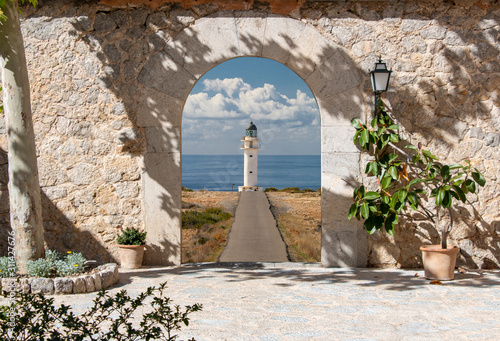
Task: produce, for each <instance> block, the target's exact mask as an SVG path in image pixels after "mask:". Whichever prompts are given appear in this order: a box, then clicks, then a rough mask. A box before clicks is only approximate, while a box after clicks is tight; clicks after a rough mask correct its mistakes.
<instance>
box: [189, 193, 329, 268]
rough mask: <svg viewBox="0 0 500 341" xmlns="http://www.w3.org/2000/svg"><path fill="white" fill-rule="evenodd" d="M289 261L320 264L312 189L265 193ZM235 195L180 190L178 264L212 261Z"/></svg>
mask: <svg viewBox="0 0 500 341" xmlns="http://www.w3.org/2000/svg"><path fill="white" fill-rule="evenodd" d="M266 195H267V197H268V199H269V202H270V205H271V211H272V213H273V215H274V217H275V218H276V221H277V224H278V227H279V230H280V233H281V235H282V237H283V240H284V241H285V244H286V245H287V251H288V254H289V258H290V260H291V261H292V262H317V261H320V250H321V197H320V193H319V192H317V191H314V190H305V191H303V190H299V189H297V188H288V189H285V190H281V191H277V190H276V191H275V190H274V189H271V190H269V191H266ZM238 199H239V193H237V192H211V191H190V190H186V189H185V190H183V191H182V211H183V214H182V215H183V228H182V262H183V263H192V262H215V261H217V258H218V257H219V255H220V253H221V252H222V250H223V249H224V247H225V245H226V242H227V235H228V233H229V230H230V227H231V225H232V223H233V221H234V214H235V212H236V207H237V205H238Z"/></svg>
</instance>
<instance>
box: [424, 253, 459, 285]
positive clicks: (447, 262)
mask: <svg viewBox="0 0 500 341" xmlns="http://www.w3.org/2000/svg"><path fill="white" fill-rule="evenodd" d="M420 250H421V251H422V261H423V263H424V271H425V278H427V279H439V280H441V281H451V280H452V279H453V278H454V277H455V274H454V272H455V263H456V262H457V253H458V250H459V248H458V246H448V248H447V249H442V248H441V245H424V246H421V247H420Z"/></svg>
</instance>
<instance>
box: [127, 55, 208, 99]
mask: <svg viewBox="0 0 500 341" xmlns="http://www.w3.org/2000/svg"><path fill="white" fill-rule="evenodd" d="M180 69H182V66H181V65H179V64H178V63H176V62H175V61H174V60H173V59H172V58H171V57H169V55H167V54H166V53H164V52H163V53H159V52H155V53H153V54H152V55H151V56H150V57H149V59H148V61H147V63H146V65H144V66H143V68H142V69H141V71H140V72H139V76H138V77H137V80H138V82H139V83H141V84H142V85H144V86H145V87H148V88H151V89H154V90H157V91H159V92H161V93H164V94H166V95H169V96H171V97H175V98H186V97H187V96H188V94H189V91H191V88H192V87H193V85H194V84H195V83H196V78H195V77H194V76H192V75H191V74H190V73H189V72H179V70H180ZM209 69H210V68H209V67H207V69H206V70H205V72H206V71H208V70H209Z"/></svg>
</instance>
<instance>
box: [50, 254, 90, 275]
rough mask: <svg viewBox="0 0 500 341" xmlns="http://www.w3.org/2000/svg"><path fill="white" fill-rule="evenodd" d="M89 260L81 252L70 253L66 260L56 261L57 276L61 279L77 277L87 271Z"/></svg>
mask: <svg viewBox="0 0 500 341" xmlns="http://www.w3.org/2000/svg"><path fill="white" fill-rule="evenodd" d="M86 261H87V259H85V257H83V255H82V254H81V253H79V252H75V253H73V252H69V253H68V254H67V255H66V258H65V259H58V260H56V261H55V266H56V271H57V275H58V276H61V277H65V276H72V275H76V274H77V273H80V272H82V271H84V270H85V262H86Z"/></svg>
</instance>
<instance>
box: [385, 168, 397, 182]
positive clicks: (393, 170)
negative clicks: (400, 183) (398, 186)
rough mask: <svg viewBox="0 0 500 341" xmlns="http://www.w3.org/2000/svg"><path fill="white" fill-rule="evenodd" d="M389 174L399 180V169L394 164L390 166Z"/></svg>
mask: <svg viewBox="0 0 500 341" xmlns="http://www.w3.org/2000/svg"><path fill="white" fill-rule="evenodd" d="M387 172H388V173H389V175H390V176H391V177H392V178H393V179H394V180H397V179H398V170H397V168H396V167H394V166H391V167H389V169H388V171H387Z"/></svg>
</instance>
